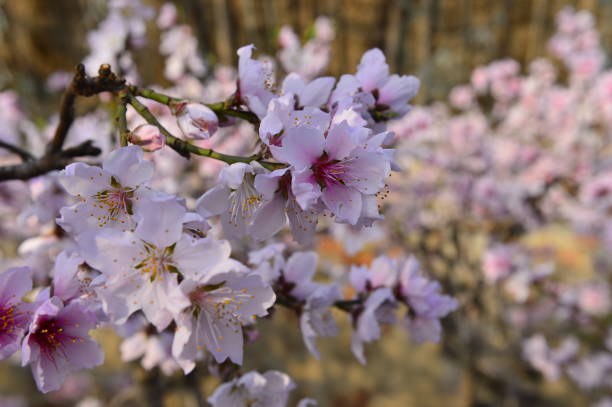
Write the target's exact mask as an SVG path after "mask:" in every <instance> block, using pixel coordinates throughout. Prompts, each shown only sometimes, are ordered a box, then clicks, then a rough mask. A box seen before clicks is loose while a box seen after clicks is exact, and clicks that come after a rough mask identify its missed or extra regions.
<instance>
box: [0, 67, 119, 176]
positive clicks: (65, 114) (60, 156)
mask: <svg viewBox="0 0 612 407" xmlns="http://www.w3.org/2000/svg"><path fill="white" fill-rule="evenodd" d="M75 70H76V73H75V75H74V77H73V78H72V81H71V82H70V85H69V86H68V88H66V91H65V92H64V95H63V96H62V101H61V105H60V114H59V117H60V121H59V124H58V125H57V128H56V129H55V134H54V135H53V138H52V139H51V141H50V142H49V144H47V147H46V149H45V154H44V155H43V156H42V157H40V158H38V159H36V158H34V157H33V156H32V155H31V154H30V153H27V152H25V151H21V149H19V148H18V147H15V146H10V147H9V146H5V145H0V146H1V147H4V148H6V149H8V150H11V151H13V152H15V153H16V154H19V156H20V157H22V159H23V160H24V161H25V162H23V163H21V164H17V165H8V166H4V167H0V181H7V180H12V179H20V180H27V179H30V178H33V177H37V176H39V175H42V174H45V173H47V172H49V171H53V170H59V169H63V168H64V167H66V165H68V164H70V162H71V161H72V160H73V159H74V158H76V157H82V156H96V155H99V154H100V152H101V151H100V149H99V148H97V147H95V146H94V145H93V144H92V143H93V142H92V141H91V140H88V141H86V142H84V143H81V144H79V145H78V146H75V147H71V148H67V149H62V147H63V146H64V142H65V141H66V137H67V136H68V131H69V130H70V126H72V122H73V121H74V117H75V108H74V104H75V101H76V98H77V96H85V97H88V96H93V95H97V94H99V93H102V92H117V91H119V90H121V89H123V88H125V79H119V78H117V76H116V75H115V74H114V73H113V72H112V71H111V68H110V65H108V64H104V65H102V66H100V69H99V71H98V76H95V77H90V76H87V74H86V73H85V67H84V66H83V64H79V65H77V66H76V69H75Z"/></svg>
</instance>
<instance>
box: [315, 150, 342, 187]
mask: <svg viewBox="0 0 612 407" xmlns="http://www.w3.org/2000/svg"><path fill="white" fill-rule="evenodd" d="M347 164H348V161H339V160H330V159H329V158H327V156H326V154H323V156H321V158H319V159H318V160H317V162H315V163H314V164H313V165H312V167H311V170H312V174H313V177H314V179H315V180H316V181H317V183H318V184H319V185H320V186H321V188H325V187H329V186H332V185H337V184H342V185H345V184H346V183H347V181H349V179H350V178H351V177H350V167H349V165H347Z"/></svg>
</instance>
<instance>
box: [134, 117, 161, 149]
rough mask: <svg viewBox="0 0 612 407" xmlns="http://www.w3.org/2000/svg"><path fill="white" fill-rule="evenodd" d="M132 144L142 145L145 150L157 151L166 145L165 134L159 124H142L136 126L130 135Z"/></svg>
mask: <svg viewBox="0 0 612 407" xmlns="http://www.w3.org/2000/svg"><path fill="white" fill-rule="evenodd" d="M129 141H130V143H132V144H136V145H137V146H141V147H142V149H143V150H144V151H149V152H153V151H157V150H159V149H160V148H162V147H163V146H164V145H165V139H164V136H163V135H162V134H161V132H160V131H159V128H158V127H157V126H153V125H152V124H141V125H140V126H138V127H136V128H135V129H134V130H133V131H132V132H131V133H130V136H129Z"/></svg>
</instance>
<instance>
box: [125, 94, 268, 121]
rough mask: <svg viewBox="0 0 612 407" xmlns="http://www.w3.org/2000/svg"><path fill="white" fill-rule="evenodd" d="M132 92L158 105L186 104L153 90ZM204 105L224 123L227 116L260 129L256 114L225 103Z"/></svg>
mask: <svg viewBox="0 0 612 407" xmlns="http://www.w3.org/2000/svg"><path fill="white" fill-rule="evenodd" d="M130 90H131V92H132V93H133V94H134V95H136V96H142V97H144V98H147V99H151V100H154V101H156V102H158V103H161V104H164V105H166V106H170V107H172V105H175V104H178V103H184V102H185V100H183V99H178V98H173V97H171V96H168V95H164V94H163V93H159V92H156V91H154V90H152V89H146V88H145V89H140V88H137V87H135V86H130ZM203 105H204V106H207V107H208V108H210V110H212V111H213V112H215V113H216V114H217V116H220V119H221V120H222V121H223V120H226V118H225V116H232V117H237V118H239V119H242V120H246V121H247V122H249V123H251V124H253V125H255V126H256V127H259V117H257V115H255V114H254V113H251V112H247V111H245V110H239V109H232V108H230V107H229V106H227V104H226V103H225V102H217V103H203Z"/></svg>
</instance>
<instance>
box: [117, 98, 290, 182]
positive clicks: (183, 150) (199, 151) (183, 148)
mask: <svg viewBox="0 0 612 407" xmlns="http://www.w3.org/2000/svg"><path fill="white" fill-rule="evenodd" d="M162 96H165V95H162ZM127 97H128V101H129V104H130V105H131V106H132V107H133V108H134V109H135V110H136V111H137V112H138V114H140V115H141V116H142V117H143V118H144V119H145V120H146V121H147V123H149V124H152V125H154V126H156V127H157V128H159V130H160V132H161V133H162V134H163V136H164V138H165V140H166V145H167V146H168V147H170V148H172V149H173V150H174V151H176V152H177V153H179V154H180V155H182V156H183V157H185V158H189V157H190V154H195V155H201V156H203V157H210V158H214V159H216V160H220V161H223V162H226V163H228V164H235V163H246V164H248V163H250V162H251V161H254V160H256V159H257V156H249V157H238V156H234V155H228V154H222V153H218V152H216V151H214V150H212V149H210V148H202V147H198V146H196V145H194V144H191V143H189V142H186V141H184V140H181V139H180V138H178V137H175V136H173V135H172V134H170V132H169V131H168V130H167V129H166V128H165V127H164V126H162V125H161V123H159V121H158V120H157V119H156V118H155V116H154V115H153V114H152V113H151V112H150V111H149V109H147V107H146V106H145V105H143V104H142V103H140V101H139V100H138V99H136V96H134V94H132V93H128V94H127ZM168 98H169V97H168ZM259 163H260V164H261V165H262V167H264V168H267V169H269V170H275V169H278V168H282V167H284V166H285V165H284V164H280V163H273V162H268V161H260V162H259Z"/></svg>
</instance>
